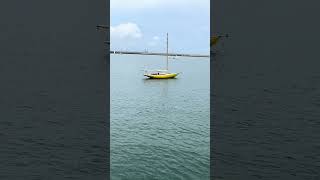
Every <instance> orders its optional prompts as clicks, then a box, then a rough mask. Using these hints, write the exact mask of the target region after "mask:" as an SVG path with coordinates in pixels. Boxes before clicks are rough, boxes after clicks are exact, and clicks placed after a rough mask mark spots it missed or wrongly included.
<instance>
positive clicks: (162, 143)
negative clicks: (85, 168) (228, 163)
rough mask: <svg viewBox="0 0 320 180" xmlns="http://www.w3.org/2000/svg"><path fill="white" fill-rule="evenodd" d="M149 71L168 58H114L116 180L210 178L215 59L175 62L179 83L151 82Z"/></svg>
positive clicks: (113, 159) (172, 65) (113, 166)
mask: <svg viewBox="0 0 320 180" xmlns="http://www.w3.org/2000/svg"><path fill="white" fill-rule="evenodd" d="M146 67H147V68H148V69H159V68H162V67H165V57H162V56H141V55H111V86H110V88H111V126H110V128H111V177H112V180H117V179H130V180H134V179H139V180H141V179H166V180H167V179H199V180H202V179H209V171H210V170H209V140H210V137H209V136H210V128H209V125H210V119H209V118H210V117H209V109H210V107H209V103H210V99H209V94H210V88H209V87H210V82H209V81H210V71H209V70H210V69H209V67H210V61H209V58H178V59H174V60H170V64H169V69H170V70H172V71H174V72H182V74H180V75H179V76H178V78H176V79H168V80H150V79H146V78H145V77H143V70H144V68H146Z"/></svg>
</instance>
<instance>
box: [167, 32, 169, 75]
mask: <svg viewBox="0 0 320 180" xmlns="http://www.w3.org/2000/svg"><path fill="white" fill-rule="evenodd" d="M168 36H169V35H168V33H167V70H169V40H168V39H169V38H168Z"/></svg>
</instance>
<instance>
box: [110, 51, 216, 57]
mask: <svg viewBox="0 0 320 180" xmlns="http://www.w3.org/2000/svg"><path fill="white" fill-rule="evenodd" d="M110 54H137V55H154V56H167V53H157V52H139V51H110ZM168 56H177V57H210V55H201V54H179V53H168Z"/></svg>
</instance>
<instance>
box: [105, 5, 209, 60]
mask: <svg viewBox="0 0 320 180" xmlns="http://www.w3.org/2000/svg"><path fill="white" fill-rule="evenodd" d="M110 7H111V8H110V10H111V29H110V34H111V50H128V51H145V50H147V51H150V52H165V51H166V33H169V52H175V53H192V54H209V52H210V46H209V37H210V0H110Z"/></svg>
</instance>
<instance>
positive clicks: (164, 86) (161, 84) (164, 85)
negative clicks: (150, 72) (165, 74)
mask: <svg viewBox="0 0 320 180" xmlns="http://www.w3.org/2000/svg"><path fill="white" fill-rule="evenodd" d="M177 81H179V79H150V78H145V79H143V83H144V85H145V87H146V88H150V87H151V88H158V89H159V90H161V96H165V97H167V96H168V91H169V88H170V85H174V84H176V83H177Z"/></svg>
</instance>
